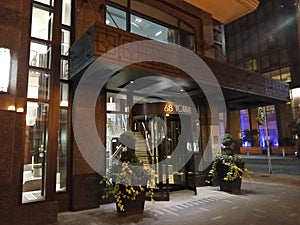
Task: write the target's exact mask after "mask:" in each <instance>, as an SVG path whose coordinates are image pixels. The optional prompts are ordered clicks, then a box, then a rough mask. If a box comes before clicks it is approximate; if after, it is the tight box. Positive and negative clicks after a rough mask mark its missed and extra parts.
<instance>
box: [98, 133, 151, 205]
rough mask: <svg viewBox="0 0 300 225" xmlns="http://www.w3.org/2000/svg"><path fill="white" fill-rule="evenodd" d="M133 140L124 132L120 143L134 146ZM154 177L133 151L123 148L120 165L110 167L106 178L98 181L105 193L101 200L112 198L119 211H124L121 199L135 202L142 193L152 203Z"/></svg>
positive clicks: (130, 135)
mask: <svg viewBox="0 0 300 225" xmlns="http://www.w3.org/2000/svg"><path fill="white" fill-rule="evenodd" d="M126 138H129V139H130V140H129V139H126ZM134 138H135V137H132V134H131V133H130V132H126V133H124V134H123V135H121V139H123V141H124V142H122V141H121V142H122V143H124V144H125V143H126V144H129V145H132V146H134V144H135V139H134ZM154 175H155V173H154V170H153V169H151V168H150V167H149V166H145V165H144V164H143V162H142V161H140V160H139V159H138V157H137V156H136V154H135V151H134V150H133V149H131V148H128V147H127V148H123V151H122V153H121V157H120V163H117V164H114V165H113V166H111V168H109V171H108V173H107V174H106V176H104V177H103V178H102V180H101V181H100V183H101V184H104V191H105V193H104V194H103V195H102V198H108V197H109V196H113V197H114V198H115V201H116V203H117V205H118V207H119V208H120V210H121V211H125V208H124V204H123V199H130V200H136V199H137V197H138V196H139V195H140V194H141V193H142V192H143V191H148V193H149V196H150V198H151V201H153V196H154V192H153V187H154V186H155V183H153V182H154V179H153V178H154Z"/></svg>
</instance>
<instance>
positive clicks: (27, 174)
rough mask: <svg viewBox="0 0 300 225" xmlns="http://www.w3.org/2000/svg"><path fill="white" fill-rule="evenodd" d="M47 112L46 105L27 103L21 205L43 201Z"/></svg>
mask: <svg viewBox="0 0 300 225" xmlns="http://www.w3.org/2000/svg"><path fill="white" fill-rule="evenodd" d="M48 110H49V105H48V104H45V103H40V102H27V114H26V133H25V154H24V171H23V199H22V202H23V203H26V202H30V201H37V200H44V199H45V183H46V161H47V149H48V131H49V129H48V128H49V124H48V118H49V117H48Z"/></svg>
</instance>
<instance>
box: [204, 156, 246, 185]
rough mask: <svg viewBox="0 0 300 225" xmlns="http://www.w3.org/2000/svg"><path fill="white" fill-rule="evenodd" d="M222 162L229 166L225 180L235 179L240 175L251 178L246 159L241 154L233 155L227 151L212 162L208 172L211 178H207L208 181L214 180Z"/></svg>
mask: <svg viewBox="0 0 300 225" xmlns="http://www.w3.org/2000/svg"><path fill="white" fill-rule="evenodd" d="M221 164H223V165H225V166H227V167H228V172H227V174H226V176H225V177H224V178H223V180H224V181H233V180H235V179H237V178H238V177H240V178H242V177H243V176H244V175H245V176H246V177H248V178H249V176H248V174H249V171H248V169H247V168H246V163H245V159H244V158H243V157H241V156H239V155H236V154H235V155H232V154H229V153H228V152H226V151H225V152H223V153H222V154H220V155H218V156H216V157H215V159H214V161H213V163H212V168H211V169H210V170H209V173H208V177H209V178H210V180H207V181H206V182H207V183H210V182H212V181H213V180H214V178H215V176H216V175H217V171H218V167H220V165H221Z"/></svg>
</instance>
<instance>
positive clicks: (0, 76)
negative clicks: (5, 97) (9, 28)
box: [0, 48, 11, 92]
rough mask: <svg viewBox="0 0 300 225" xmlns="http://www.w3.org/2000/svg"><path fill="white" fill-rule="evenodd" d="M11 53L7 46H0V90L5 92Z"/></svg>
mask: <svg viewBox="0 0 300 225" xmlns="http://www.w3.org/2000/svg"><path fill="white" fill-rule="evenodd" d="M10 61H11V55H10V50H9V49H8V48H0V68H1V72H0V92H7V89H8V84H9V77H10Z"/></svg>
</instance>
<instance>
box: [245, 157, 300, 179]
mask: <svg viewBox="0 0 300 225" xmlns="http://www.w3.org/2000/svg"><path fill="white" fill-rule="evenodd" d="M242 156H243V157H245V158H246V165H247V168H248V169H249V170H251V171H253V172H259V173H269V167H268V157H267V156H266V155H262V156H251V155H250V156H246V155H242ZM271 166H272V167H271V168H272V173H273V174H289V175H298V176H300V158H296V157H294V156H285V157H282V156H271Z"/></svg>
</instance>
